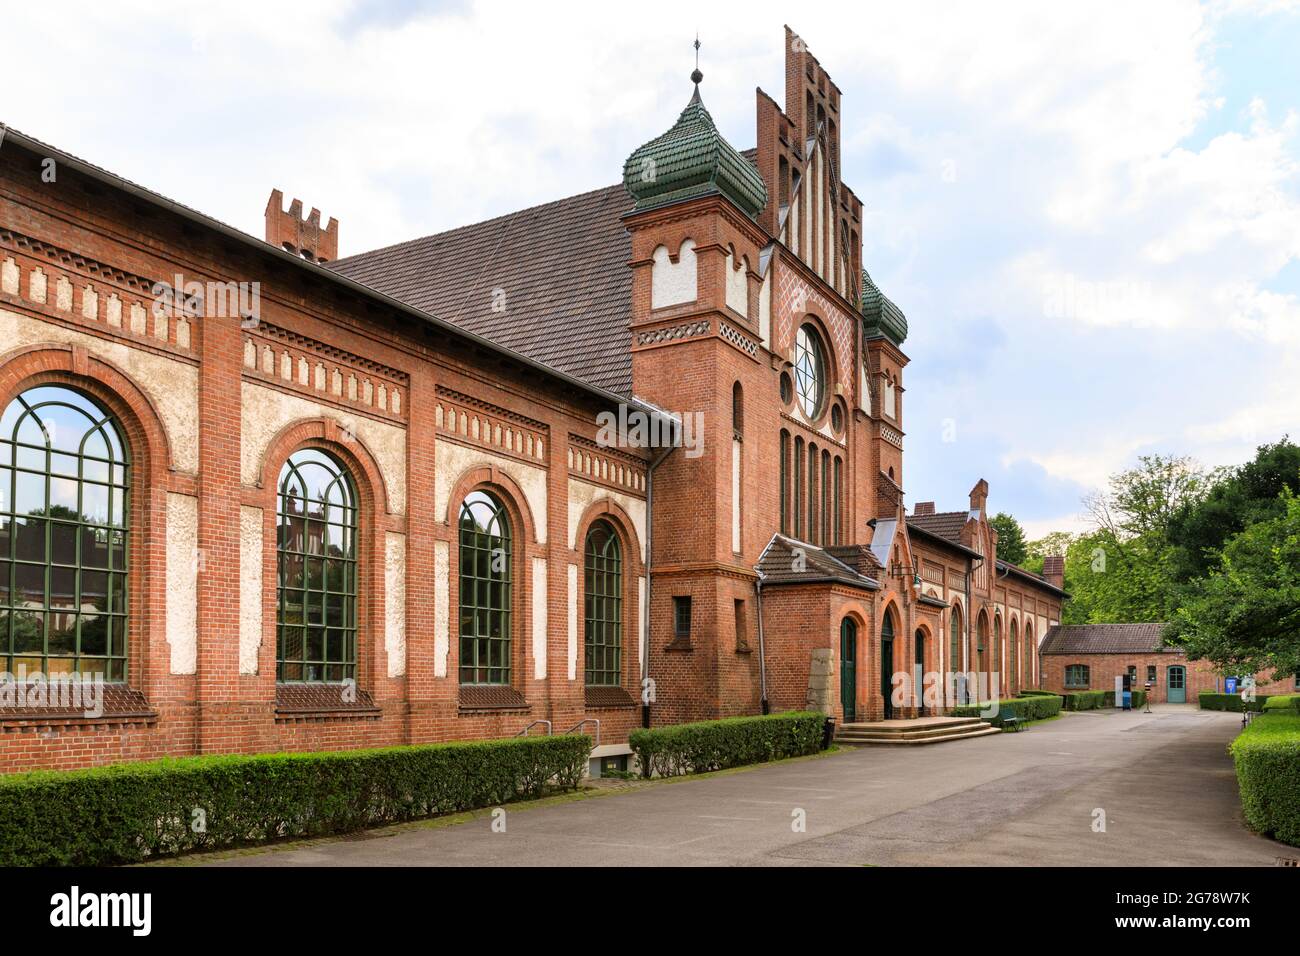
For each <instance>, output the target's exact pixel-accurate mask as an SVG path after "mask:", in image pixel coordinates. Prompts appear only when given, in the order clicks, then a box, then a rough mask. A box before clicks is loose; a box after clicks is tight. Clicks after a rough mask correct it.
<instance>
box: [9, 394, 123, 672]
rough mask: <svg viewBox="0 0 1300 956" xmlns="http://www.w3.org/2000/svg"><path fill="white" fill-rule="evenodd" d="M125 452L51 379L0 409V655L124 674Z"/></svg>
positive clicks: (28, 666) (44, 667)
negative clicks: (48, 382) (0, 411)
mask: <svg viewBox="0 0 1300 956" xmlns="http://www.w3.org/2000/svg"><path fill="white" fill-rule="evenodd" d="M129 490H130V456H129V454H128V451H127V447H126V442H125V441H123V439H122V433H121V431H120V430H119V428H118V426H117V424H116V422H115V421H114V420H113V417H112V416H111V415H110V414H109V413H108V412H106V411H105V410H104V409H102V408H101V407H100V406H99V405H97V404H96V403H95V402H93V401H91V400H90V399H89V398H87V397H86V396H85V395H83V394H81V393H80V392H77V391H74V390H73V389H70V388H65V387H63V386H59V385H41V386H37V387H36V388H31V389H28V390H27V391H25V392H23V393H22V394H21V395H19V396H18V397H17V398H15V399H14V400H13V401H11V402H10V403H9V405H8V407H7V408H6V409H5V411H4V415H3V417H2V418H0V495H2V496H3V500H0V663H2V664H3V665H4V670H6V671H8V672H9V673H11V674H17V673H19V672H20V670H25V671H26V672H27V673H31V674H35V673H41V674H47V675H48V674H72V673H80V674H86V675H89V674H100V675H103V677H104V679H105V680H110V681H121V680H125V679H126V633H127V558H128V555H129V547H128V543H129V542H128V538H129V534H130V532H129V528H130V524H129V521H130V515H129V513H128V507H127V498H128V497H129V494H128V492H129Z"/></svg>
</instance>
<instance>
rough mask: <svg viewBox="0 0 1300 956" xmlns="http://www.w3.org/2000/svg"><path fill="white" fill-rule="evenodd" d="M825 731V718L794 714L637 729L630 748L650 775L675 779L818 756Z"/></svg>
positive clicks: (817, 714)
mask: <svg viewBox="0 0 1300 956" xmlns="http://www.w3.org/2000/svg"><path fill="white" fill-rule="evenodd" d="M825 727H826V715H825V714H822V713H818V712H815V711H790V712H788V713H784V714H769V715H767V716H764V717H728V718H726V719H725V720H708V721H703V722H700V723H695V724H676V725H674V726H671V727H657V728H655V729H653V730H634V731H632V734H631V736H630V737H629V738H628V744H629V745H630V746H631V747H632V751H633V752H634V753H635V754H636V756H637V759H638V760H639V761H640V763H641V773H642V774H643V775H644V776H646V777H651V776H660V777H675V776H679V775H681V774H687V773H707V772H708V771H710V770H725V769H726V768H727V767H740V766H744V765H745V764H751V763H762V762H763V761H765V760H780V759H781V758H783V757H800V756H803V755H804V754H811V753H816V752H817V751H819V750H821V748H822V737H823V734H824V732H825Z"/></svg>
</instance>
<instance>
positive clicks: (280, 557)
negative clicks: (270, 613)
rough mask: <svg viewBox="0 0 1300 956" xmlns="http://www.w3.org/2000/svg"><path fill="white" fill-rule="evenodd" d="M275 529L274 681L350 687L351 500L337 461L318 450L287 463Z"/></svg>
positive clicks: (353, 656) (353, 601)
mask: <svg viewBox="0 0 1300 956" xmlns="http://www.w3.org/2000/svg"><path fill="white" fill-rule="evenodd" d="M276 525H277V532H276V563H277V567H278V571H279V575H278V580H279V588H278V592H277V602H276V621H275V623H276V654H275V678H276V680H279V681H342V680H351V679H354V678H355V677H356V665H357V498H356V492H355V491H354V489H353V486H352V478H351V477H350V476H349V475H348V472H347V469H346V468H344V467H343V465H342V464H341V463H340V462H339V461H338V459H336V458H335V457H334V456H333V455H331V454H329V453H328V452H326V451H322V450H321V449H319V448H304V449H302V450H300V451H296V452H294V453H293V454H292V455H290V456H289V460H288V461H286V462H285V463H284V466H283V467H282V468H281V469H280V481H279V493H278V495H277V496H276Z"/></svg>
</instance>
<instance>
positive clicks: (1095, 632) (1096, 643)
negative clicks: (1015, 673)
mask: <svg viewBox="0 0 1300 956" xmlns="http://www.w3.org/2000/svg"><path fill="white" fill-rule="evenodd" d="M1164 628H1165V626H1164V625H1163V624H1058V625H1057V626H1056V627H1050V628H1048V629H1047V634H1046V636H1044V638H1043V645H1042V647H1041V648H1040V649H1039V653H1040V654H1155V653H1157V652H1160V651H1163V652H1165V653H1169V654H1181V653H1182V651H1180V650H1179V649H1177V648H1162V647H1161V646H1160V634H1161V632H1162V631H1163V630H1164Z"/></svg>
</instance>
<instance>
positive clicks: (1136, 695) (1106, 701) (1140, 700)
mask: <svg viewBox="0 0 1300 956" xmlns="http://www.w3.org/2000/svg"><path fill="white" fill-rule="evenodd" d="M1102 693H1103V694H1104V695H1105V697H1104V698H1103V700H1102V704H1101V705H1102V707H1108V708H1112V709H1113V708H1114V706H1115V692H1114V691H1113V690H1107V691H1103V692H1102ZM1129 693H1130V694H1131V695H1132V698H1133V699H1132V701H1131V702H1130V703H1131V704H1132V705H1133V709H1134V710H1137V709H1139V708H1141V707H1145V706H1146V705H1147V692H1146V691H1145V690H1133V691H1129Z"/></svg>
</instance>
